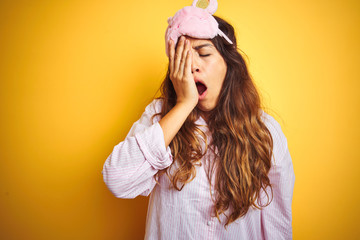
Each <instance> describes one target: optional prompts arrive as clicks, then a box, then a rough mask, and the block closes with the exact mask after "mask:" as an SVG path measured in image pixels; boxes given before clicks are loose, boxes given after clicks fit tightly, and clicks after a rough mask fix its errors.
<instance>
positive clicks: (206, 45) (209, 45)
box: [194, 43, 214, 50]
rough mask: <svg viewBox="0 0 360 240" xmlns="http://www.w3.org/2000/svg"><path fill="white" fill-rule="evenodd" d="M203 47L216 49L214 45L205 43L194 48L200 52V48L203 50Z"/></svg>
mask: <svg viewBox="0 0 360 240" xmlns="http://www.w3.org/2000/svg"><path fill="white" fill-rule="evenodd" d="M203 47H214V45H212V44H210V43H205V44H202V45H199V46H196V47H194V49H195V50H199V49H200V48H203Z"/></svg>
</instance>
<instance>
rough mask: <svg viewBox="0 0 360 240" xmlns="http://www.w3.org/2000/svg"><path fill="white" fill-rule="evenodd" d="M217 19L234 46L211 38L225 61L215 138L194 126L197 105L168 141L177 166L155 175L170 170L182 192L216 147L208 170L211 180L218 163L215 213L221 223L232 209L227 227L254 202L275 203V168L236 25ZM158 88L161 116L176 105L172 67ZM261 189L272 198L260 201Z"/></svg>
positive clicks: (211, 122)
mask: <svg viewBox="0 0 360 240" xmlns="http://www.w3.org/2000/svg"><path fill="white" fill-rule="evenodd" d="M214 17H215V19H216V20H217V22H218V23H219V28H220V30H221V31H223V32H224V33H225V34H226V35H227V36H228V37H229V38H230V39H231V40H232V42H233V43H234V44H232V45H231V44H229V43H227V42H226V41H225V40H224V39H223V38H222V37H220V36H216V37H215V38H213V39H212V40H211V41H212V43H213V44H214V45H215V47H216V49H217V50H218V51H219V53H220V54H221V56H222V57H223V58H224V60H225V62H226V64H227V72H226V75H225V79H224V82H223V86H222V90H221V92H220V95H219V99H218V103H217V105H216V107H215V108H214V109H213V110H212V111H211V113H210V115H209V117H208V118H207V125H208V128H209V131H210V133H211V136H212V140H211V142H207V139H206V135H205V133H204V132H203V131H202V130H200V127H199V126H198V125H197V124H195V121H196V120H197V119H198V118H199V116H200V112H199V110H198V109H197V108H195V109H194V110H193V111H192V112H191V113H190V115H189V116H188V117H187V119H186V121H185V122H184V124H183V126H182V127H181V129H180V130H179V132H178V133H177V134H176V136H175V137H174V139H173V140H172V142H171V143H170V148H171V152H172V155H173V158H174V162H173V164H172V165H170V166H169V167H168V168H166V169H164V170H161V171H159V172H158V173H157V174H156V176H155V177H159V176H161V175H162V174H163V173H164V172H166V174H167V176H168V177H169V179H170V181H171V183H172V185H173V186H172V187H173V188H175V189H176V190H178V191H181V190H182V188H183V187H184V186H185V185H186V183H188V182H190V181H192V180H193V179H194V177H195V176H196V168H195V165H199V162H201V161H200V159H201V158H202V157H203V156H204V154H205V152H206V151H207V150H209V149H213V152H214V153H216V154H215V158H214V161H213V162H212V164H211V165H212V167H211V170H210V168H209V171H207V174H208V178H209V179H211V178H212V176H213V173H214V171H213V170H214V166H216V176H214V177H215V190H216V192H217V194H216V197H215V198H214V215H215V216H217V218H218V219H219V221H220V218H219V215H220V214H222V213H224V214H226V212H225V211H227V210H229V211H230V214H228V215H226V217H227V221H226V224H225V227H226V226H227V225H228V224H230V223H232V222H233V221H235V220H236V219H238V218H240V217H242V216H244V215H245V214H246V213H247V211H248V210H249V208H250V207H251V206H253V207H255V208H258V209H261V208H262V207H265V206H267V205H268V204H270V202H271V201H272V197H271V199H270V197H269V194H268V193H267V192H266V188H267V187H269V189H270V190H271V196H272V187H271V184H270V180H269V177H268V172H269V170H270V167H271V157H272V149H273V139H272V137H271V134H270V131H269V130H268V129H267V127H266V126H265V124H264V123H263V121H262V119H261V115H262V110H261V102H260V97H259V94H258V91H257V89H256V87H255V85H254V83H253V81H252V79H251V76H250V74H249V72H248V69H247V66H246V62H245V61H244V58H243V57H242V55H241V54H240V53H239V50H238V48H237V45H236V38H235V33H234V28H233V27H232V26H231V25H230V24H229V23H227V22H226V21H225V20H223V19H221V18H219V17H216V16H214ZM160 91H161V97H160V99H162V102H163V104H162V110H161V112H160V113H158V114H157V115H160V116H161V117H163V116H165V115H166V114H167V113H168V112H169V111H170V110H171V109H172V108H173V107H174V106H175V104H176V92H175V90H174V87H173V85H172V82H171V80H170V77H169V70H168V72H167V75H166V77H165V80H164V81H163V83H162V85H161V87H160ZM201 141H205V146H206V147H205V149H202V147H201ZM215 149H216V150H215ZM175 162H176V164H175ZM175 165H176V169H175V171H174V172H173V174H170V172H171V171H168V170H170V169H171V168H173V167H174V166H175ZM200 165H201V163H200ZM262 189H263V190H264V192H265V194H266V195H267V200H268V201H267V203H266V204H265V205H261V202H260V200H259V199H260V192H261V190H262Z"/></svg>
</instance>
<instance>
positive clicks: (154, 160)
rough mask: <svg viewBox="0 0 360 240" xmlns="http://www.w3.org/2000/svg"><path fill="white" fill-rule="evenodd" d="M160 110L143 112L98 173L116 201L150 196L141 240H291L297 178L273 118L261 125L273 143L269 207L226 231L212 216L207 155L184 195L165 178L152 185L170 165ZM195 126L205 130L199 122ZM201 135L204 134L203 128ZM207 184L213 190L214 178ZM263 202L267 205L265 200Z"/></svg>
mask: <svg viewBox="0 0 360 240" xmlns="http://www.w3.org/2000/svg"><path fill="white" fill-rule="evenodd" d="M160 110H161V101H160V100H154V101H153V102H152V103H151V104H149V105H148V106H147V107H146V109H145V112H144V113H143V115H142V116H141V118H140V119H139V120H138V121H137V122H135V123H134V124H133V126H132V128H131V130H130V132H129V133H128V135H127V137H126V138H125V140H124V141H122V142H121V143H119V144H118V145H116V146H115V147H114V149H113V152H112V153H111V154H110V156H109V157H108V158H107V159H106V161H105V163H104V166H103V170H102V174H103V177H104V181H105V183H106V185H107V186H108V188H109V189H110V191H111V192H112V193H113V194H114V195H115V196H116V197H118V198H135V197H136V196H139V195H143V196H148V195H149V194H150V200H149V206H148V214H147V220H146V233H145V239H186V240H188V239H201V240H202V239H219V240H220V239H256V240H257V239H276V240H280V239H292V225H291V222H292V213H291V203H292V195H293V188H294V182H295V175H294V169H293V164H292V160H291V156H290V153H289V149H288V146H287V140H286V137H285V136H284V134H283V132H282V130H281V127H280V125H279V124H278V123H277V122H276V120H275V119H274V118H272V117H271V116H270V115H268V114H267V113H265V112H263V120H264V123H265V124H266V126H267V127H268V129H269V130H270V132H271V134H272V137H273V140H274V149H273V153H274V158H273V166H272V168H271V169H270V172H269V178H270V181H271V184H272V185H273V191H274V196H273V197H274V198H273V201H272V202H271V204H270V205H269V206H267V207H265V208H264V209H263V210H258V209H250V210H249V211H248V213H247V214H246V215H245V216H244V217H242V218H240V219H237V220H236V221H235V222H233V223H231V224H230V225H228V227H227V229H225V228H224V223H225V216H224V215H221V216H220V219H221V223H220V222H219V221H218V219H217V218H216V217H214V216H212V208H213V200H212V198H213V197H212V196H213V195H215V194H216V192H214V191H212V192H211V191H210V181H209V179H208V177H207V172H206V169H207V168H206V166H209V163H210V162H211V161H212V159H213V157H214V155H213V153H212V152H211V151H208V152H207V153H206V155H205V156H204V157H203V159H202V160H201V161H202V165H201V166H196V177H195V178H194V179H193V181H191V182H190V183H188V184H187V185H186V186H185V187H184V188H183V189H182V191H177V190H173V189H169V184H170V181H169V179H168V177H167V176H166V174H164V175H162V176H161V177H160V179H158V181H159V183H160V184H156V181H155V179H154V177H153V176H154V175H155V174H156V173H157V172H158V170H161V169H164V168H166V167H168V166H169V165H170V164H171V163H172V161H173V159H172V155H171V151H170V148H169V147H168V148H165V142H164V137H163V132H162V129H161V127H160V125H159V123H158V121H159V117H156V118H154V119H153V120H152V119H151V117H152V116H153V115H154V113H155V112H159V111H160ZM197 123H198V124H201V125H206V123H205V121H204V120H203V119H202V118H200V119H199V120H198V122H197ZM203 130H204V131H205V132H206V127H204V129H203ZM207 133H208V132H207ZM209 137H211V136H209ZM211 184H212V187H211V189H212V190H213V189H214V185H213V184H214V177H213V178H212V179H211ZM213 199H214V198H213ZM261 199H266V198H265V195H264V194H263V195H262V198H261Z"/></svg>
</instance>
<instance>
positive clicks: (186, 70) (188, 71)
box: [184, 50, 192, 76]
mask: <svg viewBox="0 0 360 240" xmlns="http://www.w3.org/2000/svg"><path fill="white" fill-rule="evenodd" d="M191 63H192V52H191V51H190V50H188V51H187V55H186V59H185V66H184V75H185V76H191V74H192V73H191Z"/></svg>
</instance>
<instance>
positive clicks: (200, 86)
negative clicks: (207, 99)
mask: <svg viewBox="0 0 360 240" xmlns="http://www.w3.org/2000/svg"><path fill="white" fill-rule="evenodd" d="M195 84H196V88H197V91H198V93H199V97H203V95H205V94H204V93H205V92H206V90H207V87H206V86H205V84H203V83H202V82H196V83H195Z"/></svg>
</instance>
